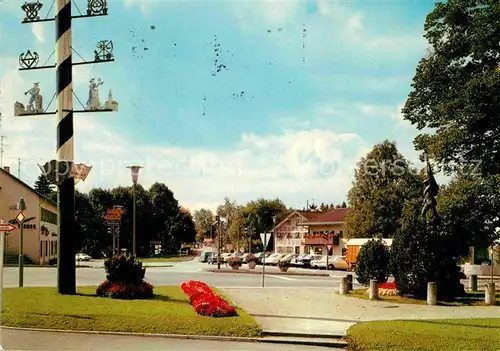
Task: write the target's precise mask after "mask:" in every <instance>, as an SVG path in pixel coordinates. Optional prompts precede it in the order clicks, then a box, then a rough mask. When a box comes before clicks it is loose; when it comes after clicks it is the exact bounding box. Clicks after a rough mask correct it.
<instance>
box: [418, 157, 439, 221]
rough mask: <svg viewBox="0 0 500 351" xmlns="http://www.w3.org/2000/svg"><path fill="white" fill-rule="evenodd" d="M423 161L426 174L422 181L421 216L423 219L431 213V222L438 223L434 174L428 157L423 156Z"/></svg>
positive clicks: (436, 185)
mask: <svg viewBox="0 0 500 351" xmlns="http://www.w3.org/2000/svg"><path fill="white" fill-rule="evenodd" d="M424 160H425V162H426V173H427V177H426V180H425V181H424V185H425V189H424V206H423V208H422V216H423V217H424V218H425V217H426V215H427V212H429V210H431V211H432V222H433V223H438V222H439V221H440V217H439V213H438V212H437V208H436V206H437V201H436V196H437V195H438V193H439V185H438V184H437V182H436V178H434V173H433V172H432V167H431V164H430V163H429V157H428V156H427V154H426V153H425V154H424Z"/></svg>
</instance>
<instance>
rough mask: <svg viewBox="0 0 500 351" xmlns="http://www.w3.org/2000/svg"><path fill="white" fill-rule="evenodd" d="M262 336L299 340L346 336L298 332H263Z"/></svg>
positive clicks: (341, 336) (342, 336)
mask: <svg viewBox="0 0 500 351" xmlns="http://www.w3.org/2000/svg"><path fill="white" fill-rule="evenodd" d="M262 336H288V337H297V338H317V339H342V338H344V337H345V336H346V334H345V333H344V334H343V335H340V334H318V333H316V334H315V333H296V332H280V331H276V330H263V331H262Z"/></svg>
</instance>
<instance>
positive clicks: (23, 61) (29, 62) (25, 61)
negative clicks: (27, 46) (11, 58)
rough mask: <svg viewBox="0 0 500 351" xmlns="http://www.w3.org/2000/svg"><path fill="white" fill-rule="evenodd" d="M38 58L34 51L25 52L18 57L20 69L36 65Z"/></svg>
mask: <svg viewBox="0 0 500 351" xmlns="http://www.w3.org/2000/svg"><path fill="white" fill-rule="evenodd" d="M39 58H40V56H38V53H37V52H36V51H33V52H31V51H30V50H28V51H26V52H25V53H22V54H21V55H19V65H20V66H21V67H22V68H32V67H36V66H37V65H38V60H39Z"/></svg>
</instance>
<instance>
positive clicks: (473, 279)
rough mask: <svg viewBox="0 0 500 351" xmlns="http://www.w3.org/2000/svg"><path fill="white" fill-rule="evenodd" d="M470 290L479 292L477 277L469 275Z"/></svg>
mask: <svg viewBox="0 0 500 351" xmlns="http://www.w3.org/2000/svg"><path fill="white" fill-rule="evenodd" d="M469 289H470V291H477V275H476V274H472V275H469Z"/></svg>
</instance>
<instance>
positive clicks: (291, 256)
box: [279, 254, 298, 264]
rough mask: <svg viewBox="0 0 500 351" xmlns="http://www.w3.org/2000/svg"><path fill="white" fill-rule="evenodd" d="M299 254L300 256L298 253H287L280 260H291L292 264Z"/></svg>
mask: <svg viewBox="0 0 500 351" xmlns="http://www.w3.org/2000/svg"><path fill="white" fill-rule="evenodd" d="M297 256H298V255H297V254H287V255H285V256H283V257H282V258H280V259H279V260H280V261H288V262H290V264H291V262H292V260H293V259H294V258H295V257H297Z"/></svg>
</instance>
